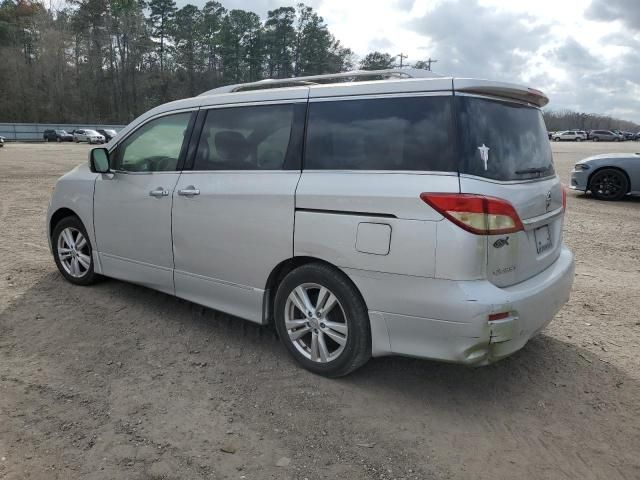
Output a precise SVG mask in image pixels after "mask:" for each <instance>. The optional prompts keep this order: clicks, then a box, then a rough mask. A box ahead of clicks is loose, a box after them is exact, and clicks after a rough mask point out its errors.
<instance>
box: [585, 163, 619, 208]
mask: <svg viewBox="0 0 640 480" xmlns="http://www.w3.org/2000/svg"><path fill="white" fill-rule="evenodd" d="M589 190H591V195H593V196H594V197H595V198H597V199H598V200H607V201H615V200H620V199H622V198H623V197H624V196H625V195H626V194H627V192H628V191H629V181H628V180H627V176H626V175H625V174H624V172H622V171H621V170H618V169H616V168H603V169H602V170H597V171H596V172H594V173H593V174H592V175H591V178H590V179H589Z"/></svg>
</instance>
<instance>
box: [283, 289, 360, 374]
mask: <svg viewBox="0 0 640 480" xmlns="http://www.w3.org/2000/svg"><path fill="white" fill-rule="evenodd" d="M284 323H285V328H286V330H287V334H288V335H289V340H290V341H291V343H292V344H293V345H294V346H295V348H296V350H298V352H300V353H301V354H302V355H303V356H304V357H306V358H307V359H309V360H311V361H312V362H317V363H328V362H331V361H332V360H335V359H336V358H338V357H339V356H340V354H341V353H342V352H343V350H344V348H345V346H346V344H347V336H348V333H349V327H348V324H347V317H346V315H345V312H344V309H343V308H342V305H341V304H340V302H339V300H338V299H337V298H336V296H335V295H334V294H333V292H331V291H330V290H329V289H327V288H326V287H324V286H322V285H318V284H316V283H304V284H302V285H299V286H298V287H296V288H295V289H294V290H293V291H292V292H291V293H290V294H289V296H288V297H287V301H286V304H285V309H284Z"/></svg>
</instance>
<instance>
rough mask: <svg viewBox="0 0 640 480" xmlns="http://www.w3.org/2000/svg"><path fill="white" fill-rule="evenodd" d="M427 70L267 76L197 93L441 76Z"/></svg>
mask: <svg viewBox="0 0 640 480" xmlns="http://www.w3.org/2000/svg"><path fill="white" fill-rule="evenodd" d="M441 77H442V75H438V74H436V73H433V72H431V71H429V70H421V69H417V68H390V69H387V70H352V71H350V72H340V73H329V74H326V75H311V76H308V77H291V78H269V79H266V80H259V81H257V82H250V83H237V84H235V85H225V86H224V87H218V88H214V89H213V90H208V91H206V92H204V93H201V94H200V95H198V96H199V97H204V96H207V95H217V94H219V93H231V92H242V91H247V90H262V89H269V88H284V87H300V86H305V85H318V84H326V83H341V82H357V81H367V80H389V79H395V80H398V79H407V78H441Z"/></svg>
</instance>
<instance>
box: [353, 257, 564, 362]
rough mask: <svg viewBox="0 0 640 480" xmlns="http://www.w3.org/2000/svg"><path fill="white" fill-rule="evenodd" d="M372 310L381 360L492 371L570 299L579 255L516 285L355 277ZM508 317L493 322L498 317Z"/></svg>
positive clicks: (560, 259) (376, 351) (359, 274)
mask: <svg viewBox="0 0 640 480" xmlns="http://www.w3.org/2000/svg"><path fill="white" fill-rule="evenodd" d="M348 274H349V276H350V277H351V278H352V280H353V281H354V282H355V283H356V285H357V286H358V288H359V289H360V291H361V292H362V293H363V296H364V298H365V301H366V302H367V306H368V308H369V317H370V319H371V334H372V353H373V355H374V356H383V355H407V356H413V357H420V358H429V359H435V360H442V361H448V362H456V363H463V364H468V365H485V364H488V363H491V362H493V361H496V360H499V359H501V358H504V357H506V356H508V355H510V354H512V353H514V352H516V351H517V350H519V349H521V348H522V347H523V346H524V345H525V344H526V343H527V341H528V340H529V339H530V338H531V337H533V336H534V335H536V334H537V333H538V332H539V331H540V330H542V329H543V328H544V327H545V326H546V325H547V324H548V323H549V322H550V321H551V320H552V319H553V317H554V316H555V314H556V313H557V312H558V310H560V308H561V307H562V306H563V305H564V303H566V301H567V300H568V299H569V293H570V291H571V286H572V284H573V275H574V262H573V255H572V254H571V252H570V251H569V250H568V249H566V248H565V247H563V248H562V251H561V253H560V256H559V257H558V259H557V260H556V261H555V262H554V263H553V264H552V265H551V266H549V267H548V268H547V269H546V270H544V271H543V272H541V273H539V274H538V275H536V276H534V277H533V278H530V279H528V280H526V281H524V282H521V283H519V284H517V285H513V286H511V287H507V288H499V287H496V286H495V285H493V284H491V283H490V282H488V281H484V280H478V281H448V280H439V279H433V278H419V277H408V276H403V275H388V274H380V273H374V272H362V271H349V272H348ZM498 312H509V313H510V316H509V317H508V318H506V319H503V320H500V321H496V322H488V315H489V314H491V313H498Z"/></svg>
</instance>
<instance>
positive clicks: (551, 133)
mask: <svg viewBox="0 0 640 480" xmlns="http://www.w3.org/2000/svg"><path fill="white" fill-rule="evenodd" d="M554 133H556V132H552V131H549V132H547V136H548V137H549V140H552V139H553V134H554Z"/></svg>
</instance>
